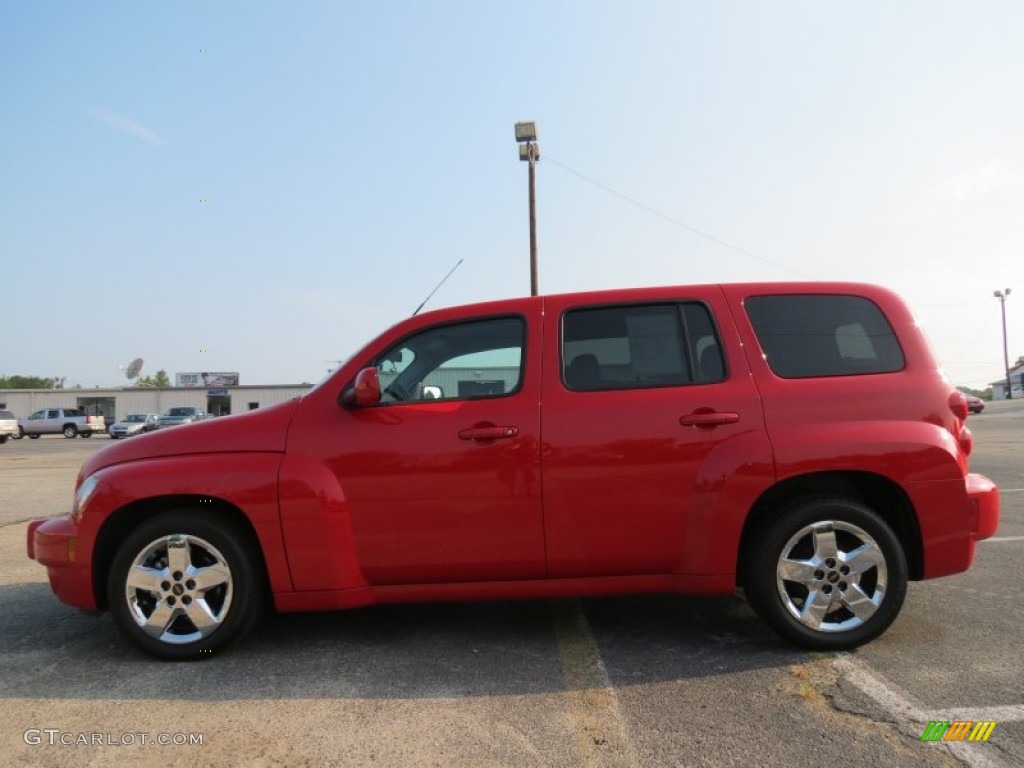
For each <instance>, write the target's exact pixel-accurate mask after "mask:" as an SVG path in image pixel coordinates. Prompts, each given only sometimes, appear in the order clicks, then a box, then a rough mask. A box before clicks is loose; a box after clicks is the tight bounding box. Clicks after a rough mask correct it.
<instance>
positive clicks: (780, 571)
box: [741, 498, 908, 651]
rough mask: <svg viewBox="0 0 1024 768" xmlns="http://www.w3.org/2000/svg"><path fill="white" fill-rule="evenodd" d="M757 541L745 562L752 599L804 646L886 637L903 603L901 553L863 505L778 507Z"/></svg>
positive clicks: (833, 646) (838, 502)
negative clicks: (884, 634)
mask: <svg viewBox="0 0 1024 768" xmlns="http://www.w3.org/2000/svg"><path fill="white" fill-rule="evenodd" d="M754 542H755V543H754V544H752V545H751V546H750V548H749V549H748V551H747V553H746V556H745V560H746V562H745V563H742V564H741V566H742V567H743V577H744V590H745V592H746V595H747V599H748V600H749V602H750V604H751V606H752V607H753V608H754V610H755V611H757V613H758V614H759V615H760V616H761V618H762V619H763V620H764V621H765V622H766V623H767V624H768V625H770V626H771V627H772V628H773V629H774V630H775V631H776V632H778V633H779V634H780V635H782V636H783V637H785V638H786V639H788V640H790V641H791V642H793V643H796V644H797V645H799V646H802V647H804V648H810V649H813V650H820V651H839V650H848V649H850V648H856V647H857V646H859V645H862V644H864V643H866V642H868V641H870V640H873V639H875V638H876V637H878V636H879V635H880V634H882V633H883V632H884V631H885V630H886V629H887V628H888V627H889V625H890V624H892V622H893V621H894V620H895V619H896V616H897V615H898V614H899V612H900V608H901V607H902V606H903V598H904V597H905V596H906V591H907V578H908V577H907V561H906V557H905V555H904V552H903V548H902V546H901V545H900V542H899V539H897V538H896V535H895V534H894V533H893V531H892V529H891V528H890V527H889V525H888V524H887V523H886V522H885V521H884V520H883V519H882V518H881V517H880V516H879V515H878V514H876V513H875V512H873V511H872V510H871V509H869V508H868V507H866V506H864V505H863V504H859V503H857V502H855V501H851V500H848V499H842V498H835V499H832V498H828V499H822V498H814V499H805V500H803V501H798V502H796V503H795V504H792V505H789V506H784V507H780V508H777V509H775V510H774V513H773V515H772V517H771V519H770V520H769V521H768V522H767V523H766V524H764V525H763V526H762V527H761V528H760V530H759V531H757V532H756V537H755V538H754ZM833 544H834V545H835V546H832V545H833ZM830 553H831V554H832V555H835V556H834V557H830V556H829V555H830ZM787 577H790V578H787ZM854 608H856V610H857V613H855V612H854V610H853V609H854Z"/></svg>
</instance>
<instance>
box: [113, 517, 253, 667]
mask: <svg viewBox="0 0 1024 768" xmlns="http://www.w3.org/2000/svg"><path fill="white" fill-rule="evenodd" d="M250 539H251V537H250V536H247V535H246V532H245V531H243V530H241V529H240V528H239V527H238V526H234V525H230V524H227V523H223V522H216V521H213V520H211V519H210V518H209V517H208V516H201V515H199V514H197V513H195V512H191V511H180V512H170V513H167V514H164V515H161V516H159V517H156V518H154V519H152V520H149V521H148V522H146V523H143V524H142V525H141V526H140V527H139V528H137V529H136V530H134V531H133V532H132V533H131V534H129V535H128V537H127V538H126V539H125V541H124V543H123V544H122V545H121V547H120V549H118V551H117V555H116V556H115V557H114V561H113V564H112V566H111V569H110V574H109V578H108V581H107V599H108V602H109V606H110V611H111V613H112V615H113V617H114V621H115V623H116V624H117V626H118V628H119V629H120V630H121V632H122V633H123V634H124V635H125V636H126V637H127V638H128V639H129V640H131V641H132V642H133V643H134V644H135V645H137V646H138V647H139V648H141V649H142V650H144V651H146V652H147V653H149V654H152V655H153V656H157V657H159V658H163V659H176V660H186V659H200V658H206V657H208V656H209V655H211V654H212V653H214V652H216V651H219V650H221V649H223V648H225V647H226V646H227V645H228V644H229V643H232V642H234V641H236V640H238V639H239V638H241V637H243V636H244V635H245V634H246V633H248V632H249V631H250V630H251V629H252V628H253V626H255V624H256V623H257V621H258V620H259V618H260V615H261V613H262V610H263V605H264V596H265V586H264V584H265V581H264V579H263V578H262V573H263V571H262V568H261V567H260V566H259V563H258V561H257V559H256V556H255V554H254V549H255V547H254V546H252V547H250V546H247V542H249V540H250Z"/></svg>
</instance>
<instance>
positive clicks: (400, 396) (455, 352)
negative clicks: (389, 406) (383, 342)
mask: <svg viewBox="0 0 1024 768" xmlns="http://www.w3.org/2000/svg"><path fill="white" fill-rule="evenodd" d="M525 334H526V324H525V323H524V322H523V320H522V318H519V317H501V318H493V319H487V320H477V321H474V322H469V323H458V324H453V325H442V326H437V327H435V328H430V329H428V330H426V331H421V332H420V333H417V334H416V335H414V336H410V337H409V338H407V339H405V340H404V341H402V342H400V343H398V344H396V345H395V346H394V347H392V348H391V349H389V350H388V351H387V352H385V353H384V354H383V355H381V356H380V357H378V358H377V360H376V361H375V362H374V365H375V366H376V368H377V372H378V374H379V375H380V385H381V390H382V397H381V402H382V403H399V402H422V401H430V400H453V399H454V400H466V399H474V398H481V397H500V396H502V395H507V394H511V393H513V392H515V391H516V390H518V389H519V385H520V382H521V380H522V372H523V348H524V343H525Z"/></svg>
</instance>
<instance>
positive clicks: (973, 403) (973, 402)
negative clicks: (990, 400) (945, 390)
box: [964, 392, 985, 413]
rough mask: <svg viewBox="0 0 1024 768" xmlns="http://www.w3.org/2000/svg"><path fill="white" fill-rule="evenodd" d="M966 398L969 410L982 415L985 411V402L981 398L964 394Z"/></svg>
mask: <svg viewBox="0 0 1024 768" xmlns="http://www.w3.org/2000/svg"><path fill="white" fill-rule="evenodd" d="M964 397H965V398H966V399H967V410H968V411H969V412H971V413H981V412H982V411H984V410H985V401H984V400H982V399H981V398H980V397H975V396H974V395H969V394H967V393H966V392H964Z"/></svg>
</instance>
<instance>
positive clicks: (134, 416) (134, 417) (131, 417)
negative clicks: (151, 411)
mask: <svg viewBox="0 0 1024 768" xmlns="http://www.w3.org/2000/svg"><path fill="white" fill-rule="evenodd" d="M124 420H125V421H145V420H146V415H145V414H144V413H129V414H128V415H127V416H125V417H124Z"/></svg>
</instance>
